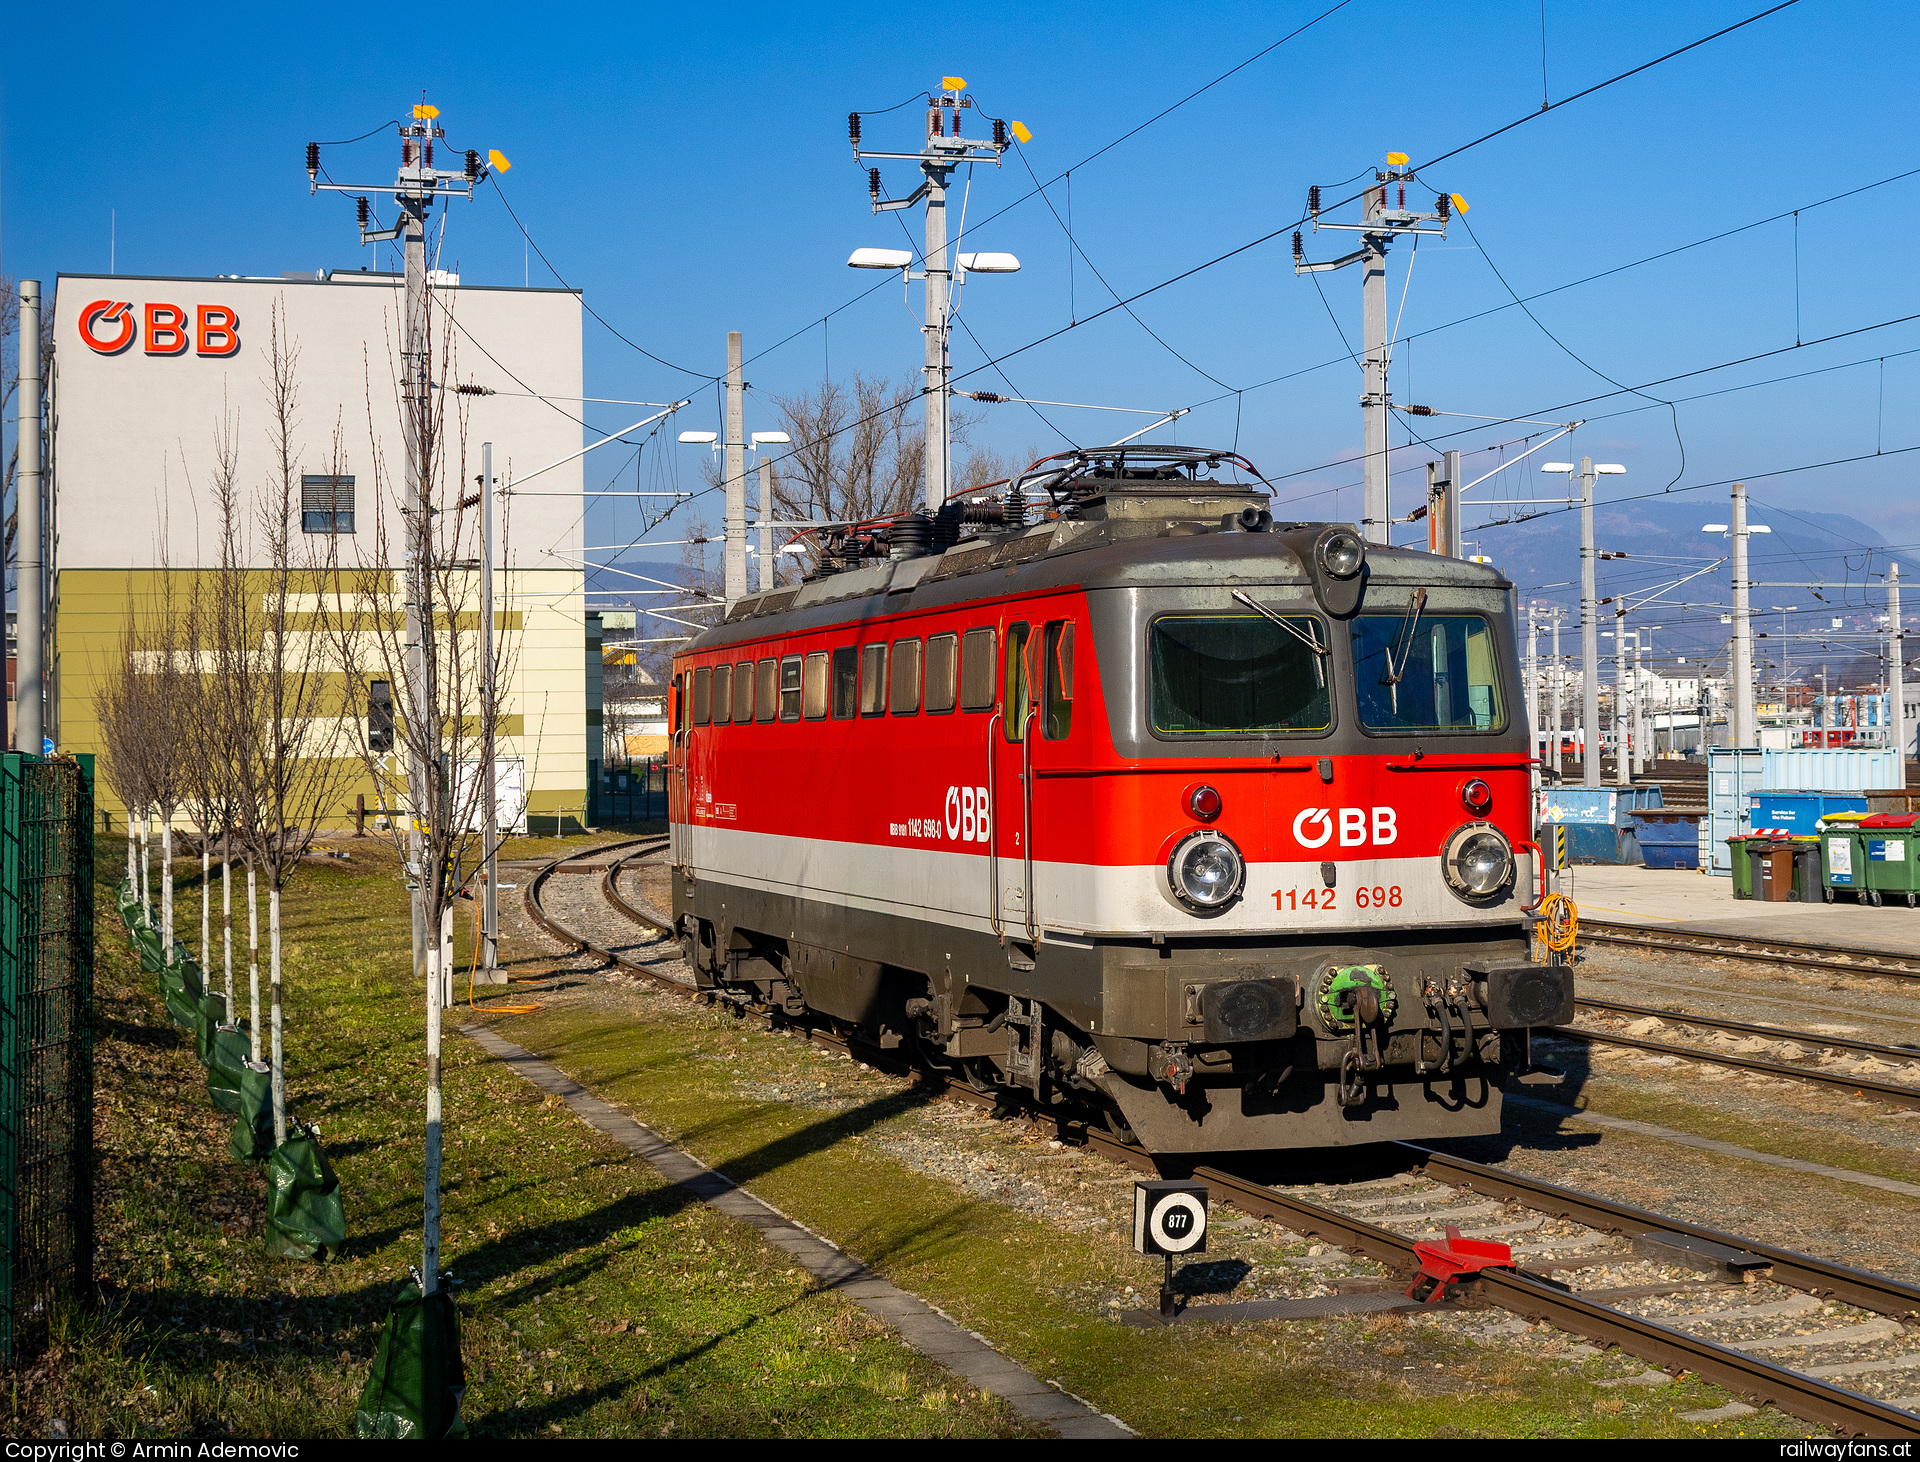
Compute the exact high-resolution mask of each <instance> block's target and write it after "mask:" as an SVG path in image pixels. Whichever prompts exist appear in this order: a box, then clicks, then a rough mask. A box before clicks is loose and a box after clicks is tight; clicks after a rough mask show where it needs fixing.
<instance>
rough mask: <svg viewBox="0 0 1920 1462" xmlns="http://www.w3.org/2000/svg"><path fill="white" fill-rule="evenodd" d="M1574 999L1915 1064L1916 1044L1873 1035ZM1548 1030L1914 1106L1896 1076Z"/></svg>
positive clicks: (1918, 1088) (1672, 1021)
mask: <svg viewBox="0 0 1920 1462" xmlns="http://www.w3.org/2000/svg"><path fill="white" fill-rule="evenodd" d="M1576 1003H1577V1004H1578V1005H1579V1006H1580V1007H1581V1008H1582V1009H1585V1010H1591V1011H1595V1012H1599V1013H1602V1014H1609V1015H1631V1016H1635V1017H1639V1018H1642V1019H1644V1018H1646V1017H1648V1016H1651V1017H1653V1018H1654V1019H1656V1020H1659V1021H1663V1022H1665V1023H1666V1024H1668V1025H1675V1026H1692V1027H1694V1028H1695V1029H1698V1030H1706V1031H1719V1032H1721V1033H1723V1034H1726V1035H1738V1036H1748V1037H1753V1038H1757V1039H1760V1040H1767V1041H1779V1042H1786V1043H1791V1044H1793V1045H1797V1046H1811V1047H1814V1048H1816V1049H1821V1048H1825V1049H1829V1050H1839V1051H1852V1052H1857V1053H1859V1054H1861V1055H1864V1056H1870V1057H1872V1058H1873V1059H1875V1060H1879V1061H1903V1062H1906V1063H1908V1065H1909V1066H1917V1065H1920V1047H1914V1046H1890V1045H1883V1044H1881V1043H1879V1042H1876V1041H1855V1040H1849V1039H1847V1038H1846V1037H1843V1036H1830V1035H1821V1034H1819V1033H1818V1032H1815V1031H1797V1030H1786V1029H1783V1028H1781V1027H1779V1026H1767V1025H1753V1024H1751V1023H1749V1022H1747V1021H1741V1020H1727V1019H1724V1018H1722V1017H1720V1016H1711V1015H1689V1014H1685V1013H1682V1012H1679V1011H1673V1010H1659V1009H1656V1008H1654V1007H1652V1006H1648V1005H1629V1004H1626V1003H1624V1002H1622V1001H1617V1000H1596V999H1591V998H1588V997H1584V996H1583V997H1581V998H1580V999H1579V1000H1578V1001H1577V1002H1576ZM1553 1033H1554V1035H1556V1036H1558V1037H1561V1038H1563V1039H1566V1040H1573V1041H1582V1042H1586V1043H1589V1044H1600V1045H1608V1046H1625V1047H1628V1048H1630V1049H1632V1050H1636V1051H1645V1052H1648V1053H1650V1054H1652V1055H1659V1056H1675V1057H1678V1058H1679V1059H1681V1060H1683V1061H1702V1062H1705V1063H1707V1064H1708V1065H1712V1066H1726V1067H1730V1068H1732V1069H1734V1070H1736V1071H1747V1072H1751V1073H1753V1074H1755V1075H1760V1076H1778V1077H1785V1078H1787V1079H1789V1080H1793V1081H1804V1082H1807V1083H1809V1084H1811V1085H1814V1086H1825V1087H1830V1088H1833V1089H1834V1090H1836V1091H1845V1092H1848V1093H1851V1094H1852V1095H1855V1096H1869V1095H1870V1096H1873V1097H1877V1098H1878V1099H1879V1100H1881V1101H1884V1102H1887V1103H1889V1104H1890V1105H1893V1106H1897V1107H1906V1108H1909V1109H1911V1110H1917V1111H1920V1085H1907V1084H1905V1083H1902V1082H1897V1081H1876V1080H1874V1079H1873V1078H1871V1077H1868V1076H1863V1075H1860V1074H1858V1073H1853V1072H1847V1071H1831V1070H1825V1069H1823V1068H1821V1067H1818V1066H1801V1065H1797V1064H1795V1063H1794V1062H1792V1061H1770V1060H1765V1059H1762V1058H1761V1057H1758V1056H1754V1055H1743V1054H1740V1053H1739V1052H1735V1051H1720V1050H1715V1049H1714V1048H1713V1047H1711V1046H1702V1045H1690V1046H1677V1045H1673V1044H1671V1043H1669V1042H1665V1041H1655V1040H1649V1039H1647V1038H1646V1037H1645V1036H1636V1035H1630V1034H1627V1033H1626V1032H1623V1031H1607V1030H1599V1029H1596V1028H1594V1027H1592V1026H1570V1025H1563V1026H1555V1027H1554V1032H1553ZM1916 1075H1920V1072H1916Z"/></svg>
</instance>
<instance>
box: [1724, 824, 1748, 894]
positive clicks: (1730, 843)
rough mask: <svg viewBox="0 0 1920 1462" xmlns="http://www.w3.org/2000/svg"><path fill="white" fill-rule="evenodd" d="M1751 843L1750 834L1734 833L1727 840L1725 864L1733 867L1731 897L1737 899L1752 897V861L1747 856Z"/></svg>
mask: <svg viewBox="0 0 1920 1462" xmlns="http://www.w3.org/2000/svg"><path fill="white" fill-rule="evenodd" d="M1751 841H1753V834H1752V833H1736V834H1734V836H1732V837H1730V838H1728V839H1727V862H1728V863H1729V864H1731V865H1732V867H1733V896H1734V897H1735V898H1737V899H1750V898H1752V897H1753V860H1752V859H1751V858H1749V857H1748V856H1747V844H1748V843H1749V842H1751Z"/></svg>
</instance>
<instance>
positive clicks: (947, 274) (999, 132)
mask: <svg viewBox="0 0 1920 1462" xmlns="http://www.w3.org/2000/svg"><path fill="white" fill-rule="evenodd" d="M940 86H941V89H940V92H939V94H938V95H935V96H929V97H928V98H927V135H926V142H925V145H923V146H922V147H921V149H920V151H918V152H867V151H863V150H862V149H861V146H860V114H859V113H858V112H853V113H850V114H849V115H848V118H847V135H848V139H849V140H850V141H851V142H852V143H853V155H854V157H855V158H857V159H858V160H859V161H861V162H867V161H870V160H899V161H910V162H917V163H919V164H920V172H921V175H922V178H921V183H920V186H919V187H918V188H915V189H914V190H913V192H911V193H910V194H908V195H907V196H906V197H905V198H889V199H884V200H883V199H882V198H881V196H880V169H878V168H870V169H869V170H868V172H867V186H868V193H869V195H870V196H871V198H872V200H873V211H874V212H875V213H891V212H893V211H895V210H896V209H901V208H911V207H912V206H913V205H914V204H916V203H918V202H920V201H921V200H922V199H925V200H926V205H927V219H926V250H925V254H924V259H923V268H924V277H925V280H926V291H927V294H926V309H925V312H924V314H923V316H922V324H921V327H920V328H921V331H922V332H923V333H924V335H925V336H926V366H925V371H926V384H925V387H924V389H923V390H922V393H921V399H922V401H923V402H924V403H925V411H926V442H927V445H926V479H925V481H926V506H927V509H928V510H929V511H934V510H937V509H938V508H939V507H940V505H941V504H942V503H944V502H945V501H946V500H947V493H948V491H949V489H948V485H947V484H948V481H949V479H950V477H951V475H952V472H951V465H952V464H951V463H950V461H949V460H948V459H949V446H948V440H947V378H948V371H947V328H948V321H949V317H950V315H951V313H952V307H951V300H950V293H951V284H952V281H953V271H952V270H951V269H950V268H949V267H948V263H947V179H948V178H949V177H950V176H951V175H952V173H953V171H954V169H955V168H957V167H959V166H960V165H961V164H963V163H973V162H990V163H992V164H993V165H994V166H995V167H998V166H999V165H1000V159H1001V154H1002V153H1004V152H1005V151H1006V150H1007V148H1008V147H1009V146H1011V145H1012V144H1011V142H1010V140H1009V138H1008V136H1007V124H1006V122H1005V121H1004V120H1003V119H1001V118H998V117H996V118H993V119H991V120H992V122H993V140H992V141H990V142H976V141H973V140H972V139H970V138H965V137H962V136H961V135H960V114H961V113H962V112H963V111H967V110H970V109H972V108H973V106H974V99H973V97H972V96H971V95H970V94H968V92H967V90H966V86H967V83H966V81H965V80H964V79H963V78H961V77H958V76H946V77H942V78H941V83H940ZM1013 127H1014V134H1015V135H1016V136H1019V137H1021V138H1022V140H1025V136H1026V129H1025V128H1024V127H1022V126H1021V125H1020V123H1018V122H1015V123H1014V124H1013ZM888 252H889V251H885V250H878V249H871V250H870V249H862V250H859V251H858V252H857V253H856V254H855V255H854V257H853V258H852V259H849V260H848V261H847V262H848V263H849V264H851V265H852V266H853V267H854V268H856V269H873V268H907V269H910V267H911V264H912V260H911V259H910V258H909V259H907V260H906V261H905V263H904V264H901V263H897V262H896V261H895V260H894V259H893V258H888V259H886V260H885V262H880V260H879V258H878V256H880V255H883V254H886V253H888ZM863 255H864V256H867V257H866V258H863V257H862V256H863ZM984 257H987V258H992V259H994V260H996V261H998V260H1000V259H1002V258H1006V259H1008V260H1009V262H1012V261H1011V256H1001V255H990V256H984ZM1018 267H1019V265H1018V263H1017V262H1012V268H1014V269H1017V268H1018ZM981 272H983V273H986V272H992V273H1010V272H1011V270H1010V269H1008V268H1007V267H1006V266H1005V265H1004V264H996V265H994V266H989V268H988V269H985V270H982V271H981Z"/></svg>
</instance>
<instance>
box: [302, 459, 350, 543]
mask: <svg viewBox="0 0 1920 1462" xmlns="http://www.w3.org/2000/svg"><path fill="white" fill-rule="evenodd" d="M300 531H301V532H302V533H351V532H353V479H352V478H351V477H335V476H332V475H330V474H327V473H322V472H305V473H302V474H301V476H300Z"/></svg>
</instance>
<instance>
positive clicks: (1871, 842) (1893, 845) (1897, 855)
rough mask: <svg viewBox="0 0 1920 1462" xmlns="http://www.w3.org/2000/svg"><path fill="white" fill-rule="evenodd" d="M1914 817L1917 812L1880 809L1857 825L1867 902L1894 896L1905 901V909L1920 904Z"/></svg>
mask: <svg viewBox="0 0 1920 1462" xmlns="http://www.w3.org/2000/svg"><path fill="white" fill-rule="evenodd" d="M1916 818H1920V814H1916V813H1912V812H1883V813H1879V814H1877V815H1875V816H1873V817H1868V818H1863V819H1861V821H1860V823H1859V824H1858V826H1859V829H1860V832H1859V839H1860V849H1861V852H1862V853H1864V854H1865V859H1864V861H1863V862H1862V864H1861V870H1862V872H1864V873H1865V875H1866V880H1867V902H1868V903H1874V904H1877V903H1882V902H1884V901H1885V900H1887V899H1895V900H1901V901H1904V902H1905V903H1906V905H1907V907H1908V908H1913V907H1914V906H1915V905H1916V904H1920V856H1917V855H1920V828H1916V827H1915V826H1914V822H1915V820H1916Z"/></svg>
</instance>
